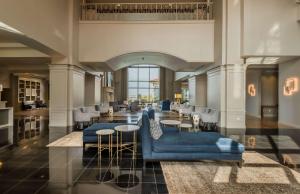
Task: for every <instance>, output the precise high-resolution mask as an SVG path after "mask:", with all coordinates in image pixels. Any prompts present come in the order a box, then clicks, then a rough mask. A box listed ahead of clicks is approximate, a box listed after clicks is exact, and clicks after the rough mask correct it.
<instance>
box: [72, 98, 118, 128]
mask: <svg viewBox="0 0 300 194" xmlns="http://www.w3.org/2000/svg"><path fill="white" fill-rule="evenodd" d="M111 109H112V107H110V106H109V105H108V104H107V103H104V104H101V105H95V106H88V107H81V108H77V109H75V110H74V111H73V115H74V123H75V125H76V126H77V128H79V129H82V128H83V127H84V126H89V125H90V124H92V123H93V122H94V121H97V120H99V119H100V116H101V114H107V115H108V114H109V112H110V110H111Z"/></svg>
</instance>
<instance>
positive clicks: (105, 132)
mask: <svg viewBox="0 0 300 194" xmlns="http://www.w3.org/2000/svg"><path fill="white" fill-rule="evenodd" d="M114 132H115V131H114V130H112V129H101V130H98V131H96V134H97V136H98V154H99V155H100V158H101V152H102V151H103V150H105V149H108V151H109V159H111V157H112V143H113V142H112V134H113V133H114ZM106 135H107V136H108V144H102V142H101V137H102V136H106Z"/></svg>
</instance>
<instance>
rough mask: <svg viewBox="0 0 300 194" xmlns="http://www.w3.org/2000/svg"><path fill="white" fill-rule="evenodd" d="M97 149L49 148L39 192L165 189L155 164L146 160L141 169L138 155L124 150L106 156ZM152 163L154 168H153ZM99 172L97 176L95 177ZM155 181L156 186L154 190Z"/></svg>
mask: <svg viewBox="0 0 300 194" xmlns="http://www.w3.org/2000/svg"><path fill="white" fill-rule="evenodd" d="M99 157H100V156H99V155H98V154H97V148H94V147H90V148H88V149H87V150H83V149H82V148H57V147H51V148H49V182H48V184H47V185H46V186H45V187H44V188H43V189H42V190H41V191H40V193H52V192H53V191H55V192H57V193H81V192H80V191H89V193H91V194H93V193H99V191H101V193H102V192H103V193H137V194H138V193H165V191H167V188H166V185H165V182H164V178H163V175H162V172H161V170H159V169H160V164H159V163H155V164H153V163H149V164H148V165H147V168H145V169H144V170H143V168H142V159H141V155H138V157H137V158H136V159H133V157H132V154H131V153H127V152H124V153H123V155H122V157H123V158H122V159H120V160H119V161H117V160H116V154H114V155H113V157H112V158H111V159H110V158H109V156H108V152H106V151H103V152H102V159H101V160H99V159H100V158H99ZM154 166H155V168H154ZM99 175H101V176H99ZM157 184H159V185H160V188H159V189H160V190H159V191H158V188H157Z"/></svg>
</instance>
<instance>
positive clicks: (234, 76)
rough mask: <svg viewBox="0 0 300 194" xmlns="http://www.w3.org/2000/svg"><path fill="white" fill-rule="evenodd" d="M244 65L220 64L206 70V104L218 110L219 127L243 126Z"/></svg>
mask: <svg viewBox="0 0 300 194" xmlns="http://www.w3.org/2000/svg"><path fill="white" fill-rule="evenodd" d="M245 91H246V90H245V66H244V65H222V66H219V67H217V68H215V69H212V70H210V71H208V72H207V106H208V107H210V108H214V109H217V110H219V113H220V122H219V126H220V127H221V128H241V129H243V128H245V127H246V126H245Z"/></svg>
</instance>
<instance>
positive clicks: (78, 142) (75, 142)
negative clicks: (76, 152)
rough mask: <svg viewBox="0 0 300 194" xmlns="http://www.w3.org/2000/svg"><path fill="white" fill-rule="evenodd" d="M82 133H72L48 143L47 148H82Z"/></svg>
mask: <svg viewBox="0 0 300 194" xmlns="http://www.w3.org/2000/svg"><path fill="white" fill-rule="evenodd" d="M82 135H83V133H82V132H72V133H70V134H68V135H66V136H64V137H62V138H59V139H58V140H56V141H54V142H52V143H50V144H48V145H47V147H83V143H82Z"/></svg>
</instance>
